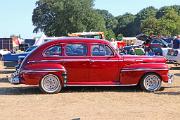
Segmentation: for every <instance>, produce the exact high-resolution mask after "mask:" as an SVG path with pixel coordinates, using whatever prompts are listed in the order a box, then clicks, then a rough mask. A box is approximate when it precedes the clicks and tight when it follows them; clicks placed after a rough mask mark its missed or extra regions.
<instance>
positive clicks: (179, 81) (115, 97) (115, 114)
mask: <svg viewBox="0 0 180 120" xmlns="http://www.w3.org/2000/svg"><path fill="white" fill-rule="evenodd" d="M170 67H172V68H171V69H173V70H170V72H171V73H174V75H175V77H174V83H173V84H172V85H168V84H163V87H162V89H161V90H160V91H158V92H154V93H146V92H142V91H141V90H139V89H138V88H137V87H71V88H65V89H63V91H62V93H59V94H53V95H47V94H42V93H41V91H40V90H39V89H38V88H37V87H35V86H34V87H32V86H25V85H11V84H9V83H8V81H7V77H8V76H9V75H10V73H11V72H13V69H0V120H50V119H51V120H107V119H109V120H120V119H128V120H131V119H132V120H139V119H146V120H161V119H162V120H169V119H171V120H179V119H180V67H174V66H172V65H170Z"/></svg>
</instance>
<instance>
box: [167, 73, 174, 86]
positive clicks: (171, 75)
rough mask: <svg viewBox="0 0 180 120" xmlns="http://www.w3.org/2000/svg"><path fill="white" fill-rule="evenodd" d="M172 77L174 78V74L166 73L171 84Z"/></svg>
mask: <svg viewBox="0 0 180 120" xmlns="http://www.w3.org/2000/svg"><path fill="white" fill-rule="evenodd" d="M173 79H174V74H170V73H169V74H168V83H169V84H172V82H173Z"/></svg>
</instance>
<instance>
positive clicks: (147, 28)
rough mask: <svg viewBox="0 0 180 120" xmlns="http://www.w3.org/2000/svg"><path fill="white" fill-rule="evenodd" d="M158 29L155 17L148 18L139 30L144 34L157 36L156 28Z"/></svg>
mask: <svg viewBox="0 0 180 120" xmlns="http://www.w3.org/2000/svg"><path fill="white" fill-rule="evenodd" d="M157 27H158V20H157V19H156V18H155V17H150V18H147V19H146V20H144V21H143V22H142V24H141V30H142V32H143V33H144V34H147V35H150V34H155V35H157V34H158V31H157V29H158V28H157Z"/></svg>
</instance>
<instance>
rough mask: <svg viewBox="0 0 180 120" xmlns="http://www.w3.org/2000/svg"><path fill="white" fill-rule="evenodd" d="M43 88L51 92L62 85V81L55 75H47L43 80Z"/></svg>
mask: <svg viewBox="0 0 180 120" xmlns="http://www.w3.org/2000/svg"><path fill="white" fill-rule="evenodd" d="M41 84H42V88H43V89H44V90H45V91H47V92H49V93H51V92H55V91H56V90H57V89H58V88H59V87H60V81H59V79H58V77H57V76H55V75H47V76H45V77H44V78H43V80H42V83H41Z"/></svg>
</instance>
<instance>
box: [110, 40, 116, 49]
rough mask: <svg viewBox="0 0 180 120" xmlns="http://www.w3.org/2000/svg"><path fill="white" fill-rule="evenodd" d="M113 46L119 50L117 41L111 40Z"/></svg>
mask: <svg viewBox="0 0 180 120" xmlns="http://www.w3.org/2000/svg"><path fill="white" fill-rule="evenodd" d="M110 42H111V44H112V46H113V47H114V48H115V49H117V42H116V41H115V39H114V38H111V41H110Z"/></svg>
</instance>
